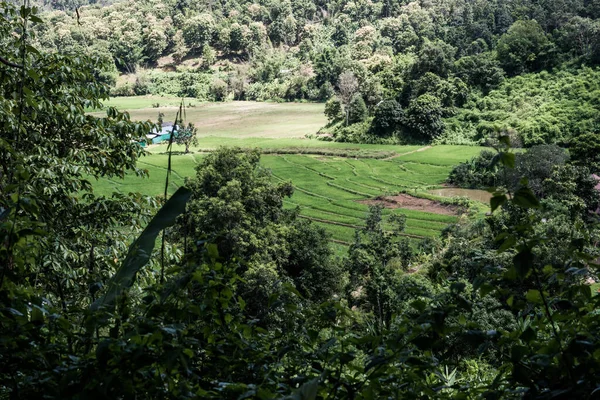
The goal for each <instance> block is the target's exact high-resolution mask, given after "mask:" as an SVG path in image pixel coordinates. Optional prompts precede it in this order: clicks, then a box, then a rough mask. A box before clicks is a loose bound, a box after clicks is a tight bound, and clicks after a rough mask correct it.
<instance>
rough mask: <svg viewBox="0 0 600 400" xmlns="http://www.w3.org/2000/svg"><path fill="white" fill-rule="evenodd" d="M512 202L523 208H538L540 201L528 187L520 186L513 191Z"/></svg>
mask: <svg viewBox="0 0 600 400" xmlns="http://www.w3.org/2000/svg"><path fill="white" fill-rule="evenodd" d="M512 201H513V203H515V204H516V205H518V206H521V207H523V208H538V207H539V206H540V202H539V201H538V199H537V197H535V194H533V192H532V191H531V189H529V188H521V189H519V190H517V191H516V192H515V195H514V197H513V200H512Z"/></svg>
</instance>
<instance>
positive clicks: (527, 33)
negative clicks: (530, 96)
mask: <svg viewBox="0 0 600 400" xmlns="http://www.w3.org/2000/svg"><path fill="white" fill-rule="evenodd" d="M551 47H552V44H551V43H550V41H549V40H548V38H547V37H546V34H545V33H544V31H543V30H542V28H541V27H540V25H539V24H538V23H537V22H536V21H535V20H529V21H517V22H515V23H514V24H513V25H512V26H511V27H510V28H509V29H508V32H506V33H505V34H504V35H502V36H501V37H500V40H499V41H498V46H497V47H496V52H497V57H498V61H499V62H500V64H501V65H502V67H503V68H504V70H505V71H506V72H507V73H508V74H509V75H517V74H521V73H523V72H532V71H538V70H540V69H542V68H544V67H545V66H547V65H548V63H549V62H550V59H549V56H550V52H551Z"/></svg>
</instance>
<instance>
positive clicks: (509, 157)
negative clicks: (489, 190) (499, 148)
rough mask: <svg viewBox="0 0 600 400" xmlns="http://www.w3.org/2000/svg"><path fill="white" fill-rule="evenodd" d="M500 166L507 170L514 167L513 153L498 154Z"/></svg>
mask: <svg viewBox="0 0 600 400" xmlns="http://www.w3.org/2000/svg"><path fill="white" fill-rule="evenodd" d="M500 164H502V165H504V166H505V167H508V168H514V167H515V154H514V153H500Z"/></svg>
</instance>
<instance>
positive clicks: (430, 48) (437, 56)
mask: <svg viewBox="0 0 600 400" xmlns="http://www.w3.org/2000/svg"><path fill="white" fill-rule="evenodd" d="M455 54H456V49H455V48H454V47H453V46H451V45H449V44H448V43H446V42H444V41H443V40H439V39H438V40H435V41H429V40H427V41H425V43H424V44H423V47H422V48H421V50H420V51H419V56H418V58H417V62H416V63H415V65H414V71H413V73H414V74H415V75H417V76H419V75H422V74H424V73H426V72H433V73H434V74H436V75H439V76H441V77H444V78H445V77H447V76H448V74H449V73H450V71H451V69H452V64H453V63H454V55H455Z"/></svg>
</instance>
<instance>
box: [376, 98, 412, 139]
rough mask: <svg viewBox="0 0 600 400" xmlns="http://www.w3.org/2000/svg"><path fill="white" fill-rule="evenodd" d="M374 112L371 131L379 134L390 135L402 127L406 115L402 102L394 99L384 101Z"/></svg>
mask: <svg viewBox="0 0 600 400" xmlns="http://www.w3.org/2000/svg"><path fill="white" fill-rule="evenodd" d="M373 114H374V115H373V116H374V118H373V123H372V124H371V131H372V132H373V133H374V134H375V135H377V136H390V135H391V134H392V133H393V132H394V131H395V130H396V129H398V128H399V127H400V124H401V123H402V119H403V117H404V112H403V110H402V107H401V106H400V103H398V102H397V101H396V100H394V99H391V100H384V101H382V102H381V103H380V104H379V105H378V106H377V107H375V112H374V113H373Z"/></svg>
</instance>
